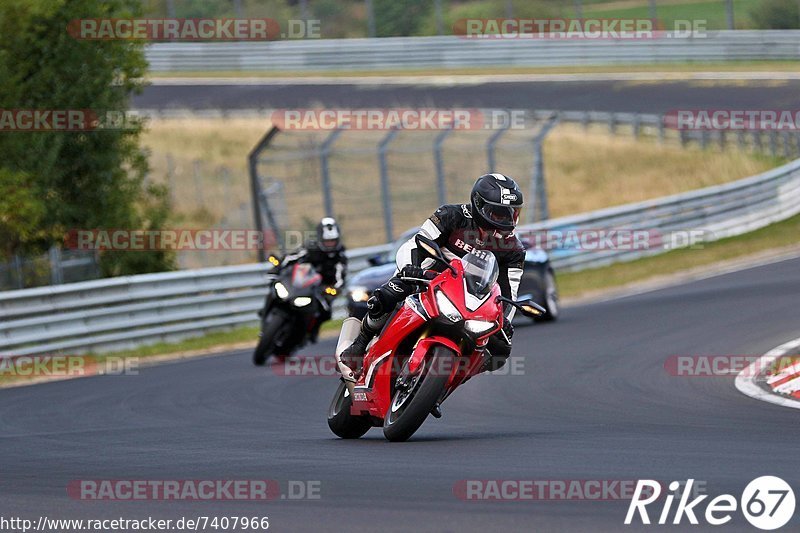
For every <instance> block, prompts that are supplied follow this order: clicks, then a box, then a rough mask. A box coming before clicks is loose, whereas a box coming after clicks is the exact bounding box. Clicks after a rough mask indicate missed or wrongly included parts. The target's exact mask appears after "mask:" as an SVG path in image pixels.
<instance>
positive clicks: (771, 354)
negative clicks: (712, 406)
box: [734, 339, 800, 409]
mask: <svg viewBox="0 0 800 533" xmlns="http://www.w3.org/2000/svg"><path fill="white" fill-rule="evenodd" d="M798 347H800V339H795V340H793V341H789V342H787V343H784V344H781V345H780V346H778V347H777V348H773V349H772V350H770V351H768V352H767V353H766V354H765V355H762V356H761V357H759V358H758V359H757V360H756V361H754V362H753V363H751V364H750V366H748V367H747V368H745V369H744V370H742V371H741V372H740V373H739V375H738V376H736V381H734V385H735V386H736V388H737V389H738V390H739V392H741V393H742V394H745V395H747V396H750V397H751V398H755V399H756V400H762V401H765V402H769V403H774V404H777V405H782V406H784V407H792V408H794V409H800V401H798V400H792V399H791V398H783V397H781V396H778V395H777V394H772V393H770V392H767V391H765V390H764V389H762V388H761V387H759V386H758V384H757V383H756V379H757V378H758V374H759V372H758V369H766V368H769V367H770V365H771V364H772V362H773V361H775V359H777V358H778V357H781V356H782V355H786V354H787V353H789V352H790V351H791V350H794V349H795V348H798Z"/></svg>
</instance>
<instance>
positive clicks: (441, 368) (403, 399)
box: [383, 346, 457, 442]
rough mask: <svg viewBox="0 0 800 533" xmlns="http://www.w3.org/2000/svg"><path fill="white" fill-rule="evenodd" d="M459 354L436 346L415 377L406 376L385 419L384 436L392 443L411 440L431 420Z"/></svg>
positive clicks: (393, 398) (402, 377)
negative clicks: (424, 423)
mask: <svg viewBox="0 0 800 533" xmlns="http://www.w3.org/2000/svg"><path fill="white" fill-rule="evenodd" d="M456 357H457V356H456V354H455V352H453V350H451V349H450V348H446V347H444V346H436V347H435V348H433V353H432V355H431V356H430V357H428V358H426V359H425V361H424V363H423V364H422V365H420V368H419V369H418V371H417V373H416V374H415V375H413V376H409V375H406V376H403V375H401V379H402V380H403V381H404V383H403V386H402V387H401V388H398V389H397V391H396V392H395V393H394V396H393V397H392V404H391V406H390V407H389V412H388V413H386V417H385V418H384V419H383V435H384V437H386V438H387V439H388V440H390V441H392V442H402V441H405V440H408V439H409V437H411V435H413V434H414V432H416V431H417V430H418V429H419V427H420V426H421V425H422V423H423V422H425V419H426V418H428V415H429V414H430V412H431V410H432V409H433V408H434V407H435V406H436V402H438V401H439V398H441V397H442V393H443V392H444V389H445V387H446V386H447V381H448V380H449V378H450V374H449V373H448V372H446V371H445V369H451V368H453V364H454V363H455V360H456Z"/></svg>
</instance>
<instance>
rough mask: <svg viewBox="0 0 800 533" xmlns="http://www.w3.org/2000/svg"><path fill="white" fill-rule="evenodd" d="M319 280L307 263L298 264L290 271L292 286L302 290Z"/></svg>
mask: <svg viewBox="0 0 800 533" xmlns="http://www.w3.org/2000/svg"><path fill="white" fill-rule="evenodd" d="M319 278H320V276H319V274H317V271H316V270H314V267H313V266H311V265H309V264H308V263H299V264H297V265H295V266H294V270H293V271H292V286H294V287H296V288H298V289H302V288H304V287H308V286H310V285H313V284H314V283H316V282H317V281H318V279H319Z"/></svg>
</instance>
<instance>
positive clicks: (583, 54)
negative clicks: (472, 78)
mask: <svg viewBox="0 0 800 533" xmlns="http://www.w3.org/2000/svg"><path fill="white" fill-rule="evenodd" d="M798 36H800V31H798V30H735V31H729V30H725V31H713V32H708V33H707V35H706V36H696V37H693V38H678V37H670V38H667V37H661V38H653V39H638V40H637V39H629V40H626V39H590V40H558V39H464V38H460V37H454V36H444V37H388V38H378V39H308V40H300V41H275V42H217V43H190V42H187V43H174V42H172V43H157V44H152V45H150V46H148V47H147V49H146V51H145V54H146V58H147V61H148V63H149V64H150V70H151V71H153V72H177V71H192V72H212V71H218V72H219V71H225V72H235V71H275V72H281V71H320V72H323V71H336V70H355V71H377V70H397V69H404V68H408V69H412V68H413V69H419V68H430V69H447V68H469V67H548V66H578V65H608V64H626V65H630V64H632V63H670V62H701V61H713V62H720V61H750V60H797V59H800V50H799V49H798V45H797V43H798V40H799V39H798Z"/></svg>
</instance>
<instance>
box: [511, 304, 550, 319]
mask: <svg viewBox="0 0 800 533" xmlns="http://www.w3.org/2000/svg"><path fill="white" fill-rule="evenodd" d="M517 303H518V304H519V305H518V307H519V310H520V311H521V312H522V314H523V315H525V316H527V317H530V318H533V317H537V316H542V315H543V314H545V313H546V312H547V311H546V310H545V309H544V307H542V306H541V305H539V304H537V303H536V302H534V301H533V300H523V301H521V302H517Z"/></svg>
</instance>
